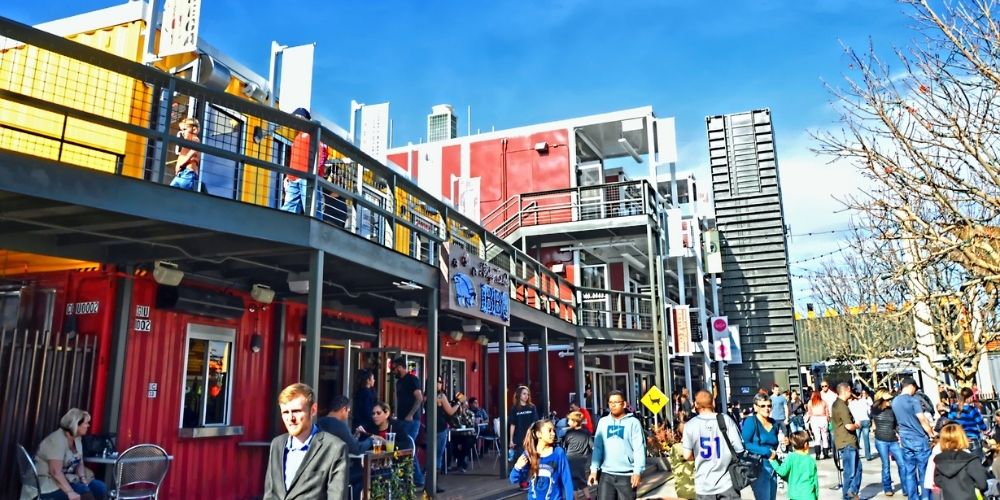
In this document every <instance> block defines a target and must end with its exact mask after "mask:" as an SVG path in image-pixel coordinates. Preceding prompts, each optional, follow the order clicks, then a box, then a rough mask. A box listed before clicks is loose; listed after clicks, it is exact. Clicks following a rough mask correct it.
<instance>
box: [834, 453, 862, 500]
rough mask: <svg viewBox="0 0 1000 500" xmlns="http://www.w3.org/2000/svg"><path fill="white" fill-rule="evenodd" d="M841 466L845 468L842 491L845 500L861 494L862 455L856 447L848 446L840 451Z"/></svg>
mask: <svg viewBox="0 0 1000 500" xmlns="http://www.w3.org/2000/svg"><path fill="white" fill-rule="evenodd" d="M838 451H839V452H840V464H841V465H843V466H844V481H843V483H842V484H843V485H842V491H843V493H844V500H848V499H849V498H850V497H849V496H848V495H850V494H855V495H856V494H859V493H861V454H860V453H859V452H858V449H857V448H855V447H854V446H851V445H847V446H845V447H843V448H841V449H840V450H838Z"/></svg>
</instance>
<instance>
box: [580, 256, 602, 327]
mask: <svg viewBox="0 0 1000 500" xmlns="http://www.w3.org/2000/svg"><path fill="white" fill-rule="evenodd" d="M607 275H608V265H607V264H585V265H581V266H580V285H581V286H582V287H584V288H595V289H597V290H607V289H608V286H607ZM580 309H581V311H580V313H581V315H582V319H583V324H584V325H585V326H596V327H607V326H608V323H609V318H608V309H609V308H608V294H607V293H605V292H598V291H593V290H585V291H584V292H583V301H582V304H581V308H580Z"/></svg>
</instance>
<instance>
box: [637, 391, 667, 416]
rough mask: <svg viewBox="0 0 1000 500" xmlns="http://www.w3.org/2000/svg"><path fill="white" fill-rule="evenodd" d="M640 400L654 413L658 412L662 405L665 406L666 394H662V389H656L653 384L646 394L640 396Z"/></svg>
mask: <svg viewBox="0 0 1000 500" xmlns="http://www.w3.org/2000/svg"><path fill="white" fill-rule="evenodd" d="M640 402H641V403H642V405H643V406H645V407H646V408H648V409H649V411H651V412H653V413H654V414H656V413H660V410H662V409H663V407H664V406H667V395H666V394H663V391H661V390H659V389H657V388H656V386H655V385H654V386H653V387H650V388H649V390H648V391H646V394H645V395H644V396H642V399H641V400H640Z"/></svg>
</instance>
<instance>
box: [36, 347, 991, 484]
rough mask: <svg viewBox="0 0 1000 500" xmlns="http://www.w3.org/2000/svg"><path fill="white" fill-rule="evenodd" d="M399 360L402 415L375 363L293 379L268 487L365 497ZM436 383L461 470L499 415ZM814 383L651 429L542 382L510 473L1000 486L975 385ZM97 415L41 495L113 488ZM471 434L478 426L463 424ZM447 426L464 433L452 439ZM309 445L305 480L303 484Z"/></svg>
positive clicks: (56, 450)
mask: <svg viewBox="0 0 1000 500" xmlns="http://www.w3.org/2000/svg"><path fill="white" fill-rule="evenodd" d="M391 370H392V372H393V373H394V374H395V375H396V378H397V380H396V384H395V389H396V394H395V397H396V399H395V401H396V404H397V408H395V410H394V409H393V408H392V407H390V406H389V404H387V403H386V402H384V401H379V400H378V398H377V392H376V390H375V375H374V373H373V372H371V371H368V370H361V371H360V372H359V373H358V376H357V378H356V380H357V385H356V387H355V389H354V392H353V393H352V397H348V396H337V397H335V398H334V399H333V400H332V401H331V402H330V403H329V406H328V407H327V408H326V411H325V413H324V414H323V416H321V417H318V415H319V412H318V405H317V402H316V398H315V393H314V392H313V390H312V389H311V388H310V387H309V386H307V385H305V384H292V385H290V386H288V387H286V388H285V389H284V390H283V391H282V392H281V393H280V394H279V397H278V406H279V408H280V414H281V419H282V421H283V423H284V424H285V427H286V429H287V431H288V432H287V433H286V434H283V435H282V436H279V437H277V438H275V439H274V440H273V441H272V443H271V449H270V455H269V459H268V472H267V476H266V479H265V492H264V496H263V498H265V499H268V498H286V497H288V496H290V495H292V494H293V493H295V492H300V493H304V492H307V491H308V492H310V494H308V495H305V497H307V498H345V495H346V494H347V492H348V491H353V492H354V497H355V498H358V497H359V496H360V494H361V489H362V487H361V481H362V470H361V461H360V460H351V459H349V458H348V457H349V455H360V454H362V453H364V452H366V451H368V450H372V449H386V448H387V444H390V443H391V445H392V446H395V448H396V449H399V450H410V449H415V448H416V443H417V440H416V438H417V433H418V432H419V428H420V426H419V422H420V413H419V412H420V411H421V408H423V406H424V403H425V401H426V400H425V399H424V395H423V389H422V387H423V386H422V385H421V383H420V381H419V379H417V378H416V376H415V375H413V374H412V373H410V372H409V371H408V370H407V368H406V363H405V359H403V358H397V359H395V360H393V361H392V363H391ZM436 382H437V389H436V394H435V396H434V402H435V406H436V408H437V410H436V411H437V412H438V414H437V422H438V424H437V428H435V429H433V430H431V431H429V432H428V433H427V434H426V436H427V438H428V439H437V443H438V447H437V448H438V454H437V455H436V456H434V457H428V460H435V463H436V465H437V469H438V470H446V469H450V470H452V471H460V472H465V471H466V468H467V466H468V464H469V460H470V458H471V457H472V454H473V453H474V452H475V451H476V446H477V441H478V440H477V436H479V435H481V431H480V429H483V428H484V427H486V428H490V427H491V426H488V422H489V421H490V420H489V416H488V415H487V413H486V412H485V410H484V409H483V408H482V407H481V406H479V404H478V401H477V400H476V398H466V397H465V395H464V394H462V393H457V394H454V395H449V394H447V391H446V389H445V385H444V381H443V379H438V380H437V381H436ZM809 392H810V393H809V394H808V397H805V398H800V397H799V395H798V392H795V391H793V392H791V393H788V392H786V391H783V390H782V388H781V387H777V386H775V387H773V388H772V389H771V391H770V394H768V392H767V391H764V390H762V391H760V392H759V393H758V394H757V395H756V396H755V397H754V398H753V401H752V405H751V407H750V408H747V409H745V410H744V409H742V408H740V407H739V405H738V404H733V405H730V407H729V411H728V412H718V413H717V412H716V403H715V397H714V396H713V394H712V393H710V392H708V391H699V392H698V393H696V394H695V395H694V397H693V398H689V397H688V394H687V393H686V391H684V390H680V391H677V394H678V396H677V398H676V399H675V400H674V405H673V406H674V408H673V410H674V411H673V416H674V419H673V422H672V423H671V422H669V421H667V422H664V424H663V425H656V426H653V427H652V428H650V429H649V433H648V435H647V431H646V429H645V428H644V426H643V424H642V423H641V421H640V419H639V418H637V415H636V414H635V413H633V412H632V411H630V409H629V408H628V405H627V403H626V400H625V397H624V395H623V394H622V392H621V391H617V390H615V391H611V392H610V393H609V394H608V398H607V407H606V413H605V414H604V415H603V416H601V417H600V418H599V419H598V420H597V422H596V424H595V423H594V422H593V418H592V416H591V415H592V412H591V411H589V410H587V409H586V408H584V407H582V406H580V405H579V404H573V405H571V407H570V410H571V411H570V412H569V413H568V414H567V415H566V417H565V418H564V419H563V421H564V422H565V425H564V427H563V426H559V427H560V428H558V429H557V425H556V423H555V422H554V421H553V419H551V418H542V417H541V416H540V415H539V411H538V408H537V407H536V406H535V405H534V403H533V402H532V399H531V391H530V389H529V388H528V387H526V386H519V387H517V388H516V389H515V391H514V393H513V399H512V401H511V407H510V413H509V415H508V416H507V417H508V418H507V422H508V423H509V426H510V427H509V429H508V431H509V435H510V442H509V443H508V446H509V454H508V457H507V459H508V460H509V461H510V463H511V464H512V468H511V472H510V476H509V479H510V481H511V483H513V484H516V485H519V486H520V487H521V488H522V489H523V490H524V491H525V492H526V494H527V497H528V498H529V499H559V498H562V499H571V498H574V495H575V492H581V491H582V492H583V495H584V496H585V497H586V498H588V499H589V498H590V493H591V492H592V489H591V488H592V487H596V497H597V498H598V499H599V500H631V499H634V498H636V495H637V490H638V486H639V483H640V480H641V477H642V476H641V475H642V473H643V471H644V469H645V467H646V457H647V451H650V452H652V453H650V454H651V455H654V456H661V457H666V458H667V459H668V461H669V463H670V469H671V471H672V473H673V477H674V484H675V489H676V492H677V495H678V496H679V497H681V498H685V499H688V498H690V499H697V500H708V499H711V500H726V499H738V498H740V495H741V493H740V489H742V487H749V488H750V489H751V491H752V493H753V497H754V498H755V499H756V500H775V498H776V496H777V491H778V489H779V488H786V489H787V493H788V498H789V499H790V500H806V499H810V500H813V499H818V498H819V484H818V473H817V461H819V460H826V459H829V458H831V457H832V458H834V459H836V460H837V461H838V468H839V469H840V470H841V472H842V474H841V477H840V479H841V481H840V483H841V484H840V485H839V486H838V488H839V489H840V494H841V495H842V497H843V498H844V499H845V500H858V499H859V498H860V491H861V479H862V467H861V465H862V460H874V459H875V455H877V457H878V458H879V459H880V460H881V464H882V467H881V486H882V489H883V493H884V494H885V495H886V496H892V495H893V494H894V492H895V489H894V487H893V482H892V476H891V468H892V464H893V463H895V467H896V468H897V473H898V476H899V478H900V487H901V490H902V494H903V495H904V496H906V497H907V498H908V499H910V500H918V499H919V500H930V499H931V498H945V499H948V500H952V499H955V500H964V499H969V500H972V499H981V498H986V497H989V496H991V495H996V492H995V491H993V490H992V489H991V486H992V488H993V489H995V481H990V479H991V478H995V477H997V475H998V473H1000V460H993V456H994V455H995V454H996V453H997V452H1000V410H997V411H996V412H994V413H993V414H992V415H991V418H990V419H989V420H990V422H989V423H988V422H987V418H984V416H983V408H982V405H981V403H980V402H979V401H978V399H977V398H976V395H975V394H974V392H973V390H971V389H969V388H962V389H960V390H957V391H953V390H948V391H943V392H941V394H940V402H939V403H938V405H937V406H936V407H933V406H932V405H931V402H930V399H929V398H928V397H927V396H926V395H924V394H923V393H922V392H920V390H919V387H918V385H917V382H916V381H915V380H914V379H912V378H905V379H903V380H902V381H901V383H900V384H899V385H898V386H897V387H896V388H895V391H890V390H889V389H886V388H880V389H878V390H876V391H874V398H872V397H871V396H870V395H869V393H868V391H867V390H866V389H864V388H856V387H854V386H852V385H851V384H849V383H845V382H842V383H839V384H836V385H832V384H830V383H828V382H827V381H825V380H824V381H823V382H822V383H821V384H820V385H819V389H818V390H815V391H809ZM685 403H687V404H685ZM560 422H562V421H560ZM990 424H992V425H990ZM89 425H90V415H89V414H88V413H87V412H85V411H83V410H79V409H72V410H70V411H69V412H68V413H67V414H66V415H65V416H64V417H63V418H62V420H61V421H60V427H59V429H57V430H55V431H53V432H52V433H51V434H50V435H49V436H47V437H46V438H45V439H44V440H43V441H42V443H41V445H40V446H39V448H38V451H37V453H36V455H35V457H34V460H35V465H36V468H37V469H38V475H39V483H40V489H39V491H37V492H28V494H29V496H35V495H40V496H41V497H42V498H65V499H69V500H76V499H78V498H94V499H97V500H100V499H101V498H103V497H104V496H105V495H106V490H107V488H106V487H105V485H104V484H103V483H102V482H101V481H99V480H97V479H95V478H94V474H93V472H92V471H90V470H89V469H87V468H86V467H84V465H83V460H82V457H83V455H82V453H83V450H82V445H81V439H82V438H83V436H85V435H86V434H87V432H88V429H89ZM469 429H475V431H473V432H470V433H467V434H463V433H462V432H458V431H461V430H469ZM449 431H456V432H451V436H450V439H448V438H449ZM872 442H874V447H873V446H872ZM650 447H652V449H649V448H650ZM872 448H874V452H875V453H874V454H873V450H872ZM307 454H308V455H309V456H310V459H309V466H308V467H309V474H308V476H309V477H306V478H302V479H300V478H299V477H298V476H299V475H300V474H298V469H299V468H300V467H302V465H303V463H304V460H305V457H306V456H307ZM446 457H447V458H448V460H445V458H446ZM453 464H454V465H453ZM736 464H739V465H740V467H738V468H737V467H734V466H735V465H736ZM413 465H414V467H413V473H412V478H409V480H410V481H412V484H413V485H414V486H415V487H417V488H420V487H422V486H423V474H422V470H421V468H420V464H419V462H418V461H416V460H414V463H413ZM734 470H743V471H744V473H743V474H742V476H741V475H739V474H734ZM991 482H992V483H993V484H992V485H991ZM317 492H321V493H317ZM313 493H317V494H313ZM935 495H937V496H935Z"/></svg>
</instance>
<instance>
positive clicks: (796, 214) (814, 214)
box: [778, 132, 865, 304]
mask: <svg viewBox="0 0 1000 500" xmlns="http://www.w3.org/2000/svg"><path fill="white" fill-rule="evenodd" d="M814 146H815V141H814V140H813V139H812V137H811V136H810V135H809V134H808V133H805V132H804V133H802V134H800V135H799V136H797V137H792V138H790V139H786V140H783V141H781V142H780V143H779V144H778V168H779V169H780V170H779V175H780V176H781V194H782V201H783V203H784V209H785V224H787V225H788V226H790V228H791V234H792V235H801V236H793V237H792V238H790V240H789V245H788V257H789V262H796V261H802V260H804V259H809V258H812V257H815V256H818V255H822V254H825V253H829V252H831V251H834V250H837V249H838V248H839V247H840V246H841V245H840V241H842V240H843V239H844V237H845V236H847V233H843V232H840V233H826V234H817V235H805V233H823V232H826V231H832V230H839V229H845V228H847V227H848V226H849V223H850V220H851V213H850V211H848V210H847V208H846V207H845V206H844V204H843V202H842V200H844V199H845V198H846V197H847V196H850V195H853V194H854V193H857V191H858V190H859V189H860V188H861V187H862V186H863V185H864V182H865V180H864V178H863V177H862V176H861V173H860V172H859V171H858V170H857V169H855V168H854V167H853V166H851V165H849V164H847V163H845V162H835V163H830V162H829V158H826V157H823V156H819V155H817V154H816V153H814V152H812V151H810V148H811V147H814ZM822 260H823V259H816V260H810V261H808V262H800V263H797V264H792V265H791V266H790V267H791V272H792V274H793V275H799V276H801V275H804V274H806V273H808V272H809V270H811V269H816V268H817V266H818V265H819V264H820V263H821V262H822ZM808 288H809V282H808V280H806V279H803V278H801V277H794V276H793V278H792V289H793V291H794V293H795V298H796V302H797V303H799V304H802V303H804V302H806V301H808V300H807V299H808V295H809V294H808V291H807V290H808Z"/></svg>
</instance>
